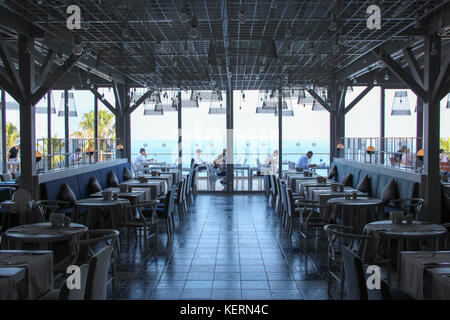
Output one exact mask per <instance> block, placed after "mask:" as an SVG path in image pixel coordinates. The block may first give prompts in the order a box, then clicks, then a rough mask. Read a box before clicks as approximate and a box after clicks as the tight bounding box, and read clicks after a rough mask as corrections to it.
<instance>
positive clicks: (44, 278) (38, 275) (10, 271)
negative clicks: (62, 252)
mask: <svg viewBox="0 0 450 320" xmlns="http://www.w3.org/2000/svg"><path fill="white" fill-rule="evenodd" d="M52 288H53V252H52V251H38V250H0V300H15V299H25V300H34V299H37V298H39V297H41V296H42V295H44V294H45V293H46V292H48V291H49V290H51V289H52Z"/></svg>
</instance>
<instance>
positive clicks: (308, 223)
mask: <svg viewBox="0 0 450 320" xmlns="http://www.w3.org/2000/svg"><path fill="white" fill-rule="evenodd" d="M295 204H296V206H297V208H298V211H299V217H300V222H299V224H300V244H301V243H302V238H303V239H304V241H303V252H304V253H305V254H307V253H308V240H309V231H311V229H313V230H315V231H319V232H320V231H322V230H323V227H324V226H325V225H327V224H328V223H329V217H328V206H327V205H320V204H319V202H318V201H313V200H303V199H301V200H295Z"/></svg>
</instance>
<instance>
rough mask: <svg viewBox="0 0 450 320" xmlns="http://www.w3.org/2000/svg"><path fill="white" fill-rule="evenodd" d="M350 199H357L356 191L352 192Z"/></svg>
mask: <svg viewBox="0 0 450 320" xmlns="http://www.w3.org/2000/svg"><path fill="white" fill-rule="evenodd" d="M352 199H353V200H356V199H358V191H352Z"/></svg>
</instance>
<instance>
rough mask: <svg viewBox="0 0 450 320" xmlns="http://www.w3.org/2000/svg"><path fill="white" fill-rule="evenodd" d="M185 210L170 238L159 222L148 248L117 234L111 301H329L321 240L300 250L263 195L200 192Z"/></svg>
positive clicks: (324, 251) (296, 240)
mask: <svg viewBox="0 0 450 320" xmlns="http://www.w3.org/2000/svg"><path fill="white" fill-rule="evenodd" d="M188 211H189V212H188V214H187V216H186V218H185V219H184V221H183V222H182V223H180V222H179V220H178V215H177V216H176V232H175V235H174V236H173V238H172V239H171V240H170V241H167V237H166V234H165V231H164V223H160V227H161V228H160V233H159V235H158V239H157V240H150V241H149V246H148V248H147V249H144V247H143V244H142V243H141V242H139V241H138V242H136V241H135V240H134V237H133V236H130V240H129V241H127V237H126V236H122V237H121V254H120V257H121V259H120V264H119V266H118V268H117V277H116V279H117V291H116V299H167V300H174V299H217V300H222V299H225V300H239V299H277V300H284V299H296V300H297V299H329V297H328V293H327V283H326V281H324V279H326V273H325V272H326V239H323V240H319V241H318V242H317V243H315V244H314V243H313V244H312V246H311V248H310V249H309V250H310V252H311V254H310V253H308V256H305V254H304V253H303V252H302V250H300V249H299V241H298V233H295V232H294V234H293V236H292V240H289V239H288V237H287V233H286V232H285V231H284V229H283V228H282V227H281V220H280V218H279V217H278V216H277V215H276V214H275V212H274V210H273V209H272V208H271V207H270V205H269V202H268V201H267V199H266V198H265V197H264V196H263V195H234V196H225V195H224V196H222V195H199V196H198V197H197V199H196V200H194V201H193V202H192V204H191V205H190V206H189V210H188ZM161 222H163V221H161ZM296 229H297V230H298V228H296ZM333 295H334V294H333ZM109 297H111V290H109Z"/></svg>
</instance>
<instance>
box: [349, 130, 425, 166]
mask: <svg viewBox="0 0 450 320" xmlns="http://www.w3.org/2000/svg"><path fill="white" fill-rule="evenodd" d="M341 143H342V144H343V145H344V149H341V156H344V158H345V159H347V160H353V161H358V162H363V163H370V164H374V165H380V166H386V167H390V168H395V169H399V170H407V171H413V172H421V171H422V167H423V154H421V153H418V151H419V150H420V149H422V145H423V144H422V143H423V142H422V138H414V137H405V138H343V139H342V140H341ZM342 153H343V155H342Z"/></svg>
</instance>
